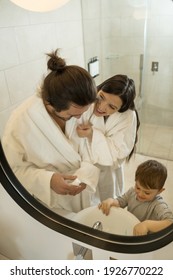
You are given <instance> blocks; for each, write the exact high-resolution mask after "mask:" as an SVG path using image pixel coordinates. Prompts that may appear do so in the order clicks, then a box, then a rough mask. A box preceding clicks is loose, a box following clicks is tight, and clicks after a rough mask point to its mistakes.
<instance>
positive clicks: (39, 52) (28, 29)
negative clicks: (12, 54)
mask: <svg viewBox="0 0 173 280" xmlns="http://www.w3.org/2000/svg"><path fill="white" fill-rule="evenodd" d="M15 33H16V41H17V46H18V52H19V58H20V63H25V62H28V61H32V60H35V59H38V58H41V57H42V56H43V55H44V54H45V53H46V52H50V51H51V50H52V49H54V48H56V47H57V45H58V42H57V41H56V39H55V36H54V34H55V25H54V24H52V23H50V24H42V25H29V26H24V27H20V28H15Z"/></svg>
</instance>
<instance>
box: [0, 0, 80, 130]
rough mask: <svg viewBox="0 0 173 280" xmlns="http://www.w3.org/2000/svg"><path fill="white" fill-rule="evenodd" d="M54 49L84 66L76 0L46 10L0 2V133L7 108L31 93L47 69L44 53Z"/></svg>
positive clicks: (70, 61) (3, 0)
mask: <svg viewBox="0 0 173 280" xmlns="http://www.w3.org/2000/svg"><path fill="white" fill-rule="evenodd" d="M57 48H60V55H62V56H63V57H64V58H66V59H67V63H69V64H78V65H81V66H83V67H84V65H85V63H84V46H83V31H82V15H81V1H80V0H73V1H72V0H71V1H69V2H68V3H67V4H65V5H64V6H62V7H61V8H59V9H57V10H54V11H51V12H47V13H37V12H30V11H26V10H25V9H22V8H20V7H18V6H16V5H15V4H13V3H12V2H10V1H7V0H1V1H0V97H1V99H0V120H1V121H0V135H1V134H2V131H3V129H4V126H5V123H6V121H7V119H8V116H9V114H10V113H11V110H12V109H13V108H14V107H16V106H17V105H18V104H19V103H21V102H22V101H23V100H24V99H26V98H27V97H28V96H30V95H32V94H34V92H35V89H36V87H37V85H38V84H40V82H41V80H42V78H43V74H44V73H46V72H47V64H46V56H45V53H49V52H51V51H52V50H55V49H57Z"/></svg>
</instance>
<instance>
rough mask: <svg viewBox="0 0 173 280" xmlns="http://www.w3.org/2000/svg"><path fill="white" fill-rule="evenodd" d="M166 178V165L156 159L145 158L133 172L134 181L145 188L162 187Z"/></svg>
mask: <svg viewBox="0 0 173 280" xmlns="http://www.w3.org/2000/svg"><path fill="white" fill-rule="evenodd" d="M166 178H167V169H166V167H165V166H164V165H163V164H162V163H160V162H158V161H156V160H147V161H145V162H143V163H141V164H140V165H139V166H138V167H137V170H136V173H135V181H138V182H139V183H140V185H141V186H142V187H144V188H147V189H149V188H150V189H158V190H160V189H162V188H163V186H164V184H165V181H166Z"/></svg>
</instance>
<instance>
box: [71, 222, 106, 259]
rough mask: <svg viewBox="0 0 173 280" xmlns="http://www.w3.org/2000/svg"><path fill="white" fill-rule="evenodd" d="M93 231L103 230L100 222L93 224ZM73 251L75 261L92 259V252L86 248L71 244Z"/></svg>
mask: <svg viewBox="0 0 173 280" xmlns="http://www.w3.org/2000/svg"><path fill="white" fill-rule="evenodd" d="M93 229H97V230H103V226H102V223H101V222H100V221H97V222H95V223H94V224H93ZM73 250H74V252H75V259H76V260H84V259H92V251H91V250H90V249H88V248H85V247H83V246H80V245H77V244H75V243H73ZM87 255H88V256H87Z"/></svg>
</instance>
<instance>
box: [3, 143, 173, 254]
mask: <svg viewBox="0 0 173 280" xmlns="http://www.w3.org/2000/svg"><path fill="white" fill-rule="evenodd" d="M0 182H1V184H2V186H3V187H4V189H5V190H6V191H7V193H8V194H9V195H10V196H11V197H12V199H13V200H14V201H15V202H16V203H17V204H18V205H19V206H20V207H21V208H22V209H23V210H24V211H25V212H27V213H28V214H29V215H30V216H32V217H33V218H34V219H36V220H37V221H39V222H40V223H42V224H43V225H45V226H47V227H49V228H50V229H52V230H54V231H56V232H59V233H61V234H63V235H66V236H68V237H71V238H73V239H76V240H78V241H81V242H83V243H86V244H89V245H91V246H94V247H96V248H100V249H103V250H107V251H110V252H116V253H125V254H138V253H147V252H151V251H155V250H158V249H160V248H162V247H164V246H166V245H168V244H169V243H171V242H172V241H173V225H170V226H169V227H167V228H166V229H164V230H162V231H160V232H157V233H153V234H149V235H146V236H122V235H116V234H109V233H107V232H103V231H99V230H95V229H93V228H90V227H88V226H85V225H82V224H79V223H77V222H74V221H72V220H70V219H67V218H64V217H62V216H60V215H58V214H56V213H55V212H53V211H51V210H50V209H49V208H47V207H45V206H44V205H43V204H41V203H40V202H39V201H38V200H36V199H35V198H34V197H33V196H32V195H30V194H29V192H28V191H27V190H26V189H25V188H24V186H22V185H21V183H20V182H19V181H18V179H17V178H16V176H15V175H14V173H13V172H12V170H11V168H10V166H9V164H8V162H7V160H6V157H5V154H4V151H3V148H2V144H1V143H0Z"/></svg>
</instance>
